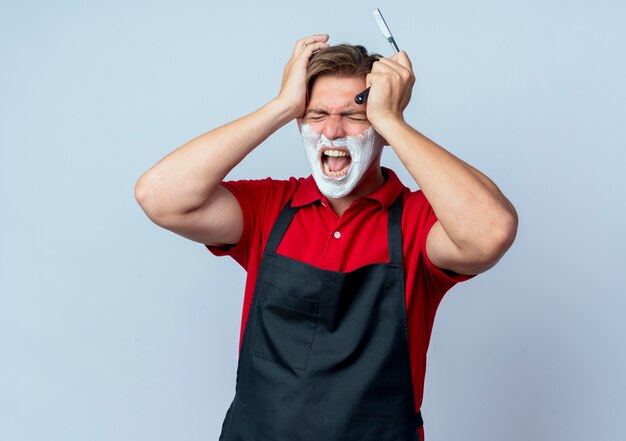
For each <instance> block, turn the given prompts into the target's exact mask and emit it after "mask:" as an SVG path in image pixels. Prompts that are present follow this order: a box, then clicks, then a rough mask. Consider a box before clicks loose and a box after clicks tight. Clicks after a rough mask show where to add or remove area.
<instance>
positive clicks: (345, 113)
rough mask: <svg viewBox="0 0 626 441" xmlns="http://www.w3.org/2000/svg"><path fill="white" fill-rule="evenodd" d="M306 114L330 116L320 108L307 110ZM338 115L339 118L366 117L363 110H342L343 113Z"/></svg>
mask: <svg viewBox="0 0 626 441" xmlns="http://www.w3.org/2000/svg"><path fill="white" fill-rule="evenodd" d="M306 113H315V114H318V115H330V113H328V111H326V110H324V109H320V108H314V109H309V110H307V112H306ZM338 115H340V116H350V115H367V112H366V111H364V110H357V109H349V110H344V111H343V112H339V113H338Z"/></svg>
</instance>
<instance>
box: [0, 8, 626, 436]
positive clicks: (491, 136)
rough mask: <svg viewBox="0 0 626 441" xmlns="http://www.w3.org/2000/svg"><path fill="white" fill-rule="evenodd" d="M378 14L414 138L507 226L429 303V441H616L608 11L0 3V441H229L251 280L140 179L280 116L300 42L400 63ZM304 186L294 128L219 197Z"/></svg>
mask: <svg viewBox="0 0 626 441" xmlns="http://www.w3.org/2000/svg"><path fill="white" fill-rule="evenodd" d="M376 7H380V8H381V10H382V12H383V14H384V15H385V18H386V19H387V23H388V24H389V26H390V27H391V30H392V32H393V33H394V35H395V37H396V40H397V42H398V44H399V46H400V48H401V49H404V50H406V51H407V53H408V54H409V56H410V58H411V60H412V61H413V66H414V70H415V73H416V77H417V82H416V85H415V88H414V90H413V99H412V102H411V104H410V106H409V108H408V109H407V111H406V119H407V120H408V121H409V122H410V123H411V124H412V125H413V126H414V127H415V128H416V129H418V130H419V131H421V132H422V133H423V134H424V135H426V136H428V137H429V138H431V139H432V140H434V141H435V142H437V143H439V144H440V145H442V146H443V147H445V148H447V149H448V150H449V151H450V152H452V153H453V154H455V155H456V156H458V157H459V158H461V159H463V160H464V161H466V162H468V163H470V164H472V165H473V166H475V167H476V168H478V169H479V170H481V171H482V172H484V173H485V174H486V175H488V176H489V177H490V178H491V179H492V180H493V181H494V182H496V184H497V185H498V186H499V187H500V189H501V190H502V191H503V193H504V194H505V195H506V196H507V197H508V198H509V199H510V200H511V201H512V202H513V204H514V205H515V207H516V208H517V211H518V213H519V219H520V225H519V231H518V235H517V239H516V242H515V243H514V245H513V247H512V248H511V249H510V250H509V252H508V253H507V254H506V255H505V257H504V258H503V259H502V260H501V261H500V263H499V264H498V265H497V266H496V267H494V268H493V269H491V270H490V271H488V272H487V273H484V274H481V275H480V276H478V277H476V278H475V279H474V280H471V281H469V282H465V283H463V284H459V285H457V286H456V287H454V288H453V289H452V290H451V291H450V292H449V293H448V294H447V295H446V297H445V298H444V301H443V302H442V304H441V307H440V309H439V313H438V316H437V320H436V322H435V328H434V332H433V337H432V341H431V348H430V352H429V365H428V372H427V377H426V391H425V397H424V407H423V409H422V410H423V414H424V419H425V428H426V436H427V439H428V441H444V440H445V441H448V440H461V439H463V440H476V441H478V440H481V441H502V440H509V441H522V440H524V441H527V440H542V441H543V440H545V441H554V440H568V441H576V440H589V439H594V440H602V441H622V440H624V439H626V429H625V428H624V425H623V424H622V423H620V422H619V421H618V420H619V419H620V418H621V417H623V414H624V410H625V408H626V398H625V396H626V394H625V392H626V390H625V389H626V388H625V387H624V386H625V383H626V381H625V380H624V378H625V377H624V372H626V355H625V353H624V341H625V336H626V321H625V320H624V319H623V317H624V313H625V311H626V308H625V306H626V296H625V295H624V294H625V291H626V290H625V289H624V287H623V277H624V269H625V268H626V253H625V249H626V235H625V233H624V230H623V229H624V226H625V225H626V206H625V203H624V200H625V199H626V198H625V193H626V192H625V191H624V190H625V188H624V184H623V179H622V174H620V173H619V171H621V169H622V168H623V166H624V163H625V159H626V154H625V144H626V143H625V142H624V133H623V130H624V120H625V115H626V112H625V110H626V104H625V103H626V87H625V86H624V79H626V62H625V61H624V41H626V31H625V29H626V28H625V27H624V23H625V22H626V7H625V6H624V4H623V2H620V1H617V0H616V1H609V0H604V1H595V2H591V1H575V0H574V1H565V0H563V1H551V2H545V1H538V0H529V1H525V2H518V1H509V0H505V1H496V0H492V1H486V0H475V1H471V2H467V1H461V0H457V1H450V0H447V1H437V2H434V1H433V2H424V1H421V2H398V1H396V2H385V3H382V4H381V3H374V2H371V1H345V2H338V1H316V2H293V1H289V2H287V1H283V2H281V1H266V2H250V3H243V2H235V1H230V2H219V3H218V2H211V1H208V0H205V1H176V2H174V1H169V2H163V1H145V0H144V1H119V0H118V1H110V0H109V1H106V2H105V1H100V2H96V1H88V0H85V1H40V2H36V1H30V2H28V1H8V0H1V1H0V93H1V95H0V147H1V150H0V153H1V156H0V203H1V205H0V439H3V440H11V441H13V440H19V441H22V440H24V441H31V440H42V441H43V440H45V441H57V440H58V441H85V440H90V441H100V440H115V441H126V440H129V441H130V440H133V441H135V440H154V441H157V440H158V441H160V440H181V439H184V440H187V441H193V440H198V441H199V440H203V441H204V440H216V439H217V438H218V435H219V432H220V429H221V423H222V420H223V418H224V414H225V412H226V409H227V407H228V405H229V403H230V401H231V400H232V397H233V394H234V384H235V371H236V362H237V345H238V340H239V324H240V317H241V306H242V297H243V285H244V277H245V273H244V271H243V270H242V269H241V268H240V267H239V266H238V265H237V264H236V263H235V262H234V261H232V260H231V259H228V258H222V259H218V258H215V257H213V256H212V255H210V253H208V251H206V249H205V248H204V246H203V245H201V244H197V243H194V242H191V241H188V240H185V239H183V238H182V237H180V236H177V235H175V234H173V233H170V232H168V231H166V230H163V229H161V228H159V227H157V226H156V225H154V224H152V223H151V222H150V221H149V219H148V218H147V217H146V216H145V215H144V213H143V212H142V210H141V208H140V207H139V205H138V204H137V203H136V201H135V199H134V195H133V188H134V185H135V182H136V180H137V179H138V178H139V176H140V175H141V174H143V173H144V172H145V171H146V170H147V169H148V168H150V167H151V166H152V165H154V164H155V163H156V162H157V161H158V160H159V159H161V158H162V157H163V156H165V155H166V154H167V153H168V152H170V151H172V150H173V149H175V148H176V147H178V146H180V145H182V144H184V143H185V142H187V141H189V140H190V139H192V138H194V137H196V136H198V135H200V134H202V133H204V132H206V131H208V130H210V129H212V128H214V127H217V126H218V125H221V124H223V123H226V122H228V121H231V120H233V119H235V118H238V117H240V116H243V115H245V114H247V113H249V112H251V111H253V110H255V109H256V108H258V107H260V106H261V105H263V104H264V103H265V102H267V101H268V100H270V99H271V98H273V97H274V96H275V95H276V93H277V91H278V86H279V84H280V79H281V75H282V70H283V67H284V64H285V62H286V61H287V59H288V57H289V55H290V53H291V50H292V48H293V45H294V43H295V40H296V39H298V38H300V37H304V36H306V35H309V34H312V33H319V32H327V33H329V34H330V36H331V43H333V44H337V43H341V42H350V43H360V44H363V45H365V46H367V47H368V48H369V49H370V50H372V51H376V52H380V53H382V54H385V55H388V56H389V55H391V54H392V50H391V47H390V46H389V45H388V43H387V42H386V41H385V39H384V38H383V37H382V36H381V35H380V33H379V31H378V28H377V26H376V24H375V22H374V20H373V18H372V15H371V10H372V9H374V8H376ZM383 164H384V165H386V166H389V167H391V168H393V169H395V170H396V171H397V173H398V175H399V176H400V178H401V179H402V181H403V182H404V183H405V184H406V185H408V186H409V187H411V188H413V189H416V188H418V186H417V184H416V183H415V182H413V181H412V180H411V177H410V176H409V175H408V173H407V172H406V171H405V170H404V169H403V168H402V166H401V164H400V163H399V161H398V160H397V158H396V157H395V156H394V154H393V151H391V149H388V150H387V151H386V153H385V156H384V158H383ZM307 174H308V169H307V163H306V160H305V156H304V152H303V150H302V146H301V143H300V138H299V136H298V132H297V129H296V125H295V123H290V124H288V125H287V126H285V127H284V128H283V129H281V130H280V131H278V132H277V133H276V134H275V135H274V136H272V137H271V138H270V139H269V140H268V141H267V142H266V143H264V144H263V145H262V146H261V147H259V148H258V149H257V150H256V151H254V152H253V153H252V154H251V155H250V156H249V157H248V158H246V160H245V161H244V162H243V163H242V164H241V165H240V166H239V167H238V168H236V169H235V170H234V171H233V172H232V173H231V175H230V176H229V178H232V179H238V178H262V177H266V176H272V177H275V178H287V177H289V176H301V175H307Z"/></svg>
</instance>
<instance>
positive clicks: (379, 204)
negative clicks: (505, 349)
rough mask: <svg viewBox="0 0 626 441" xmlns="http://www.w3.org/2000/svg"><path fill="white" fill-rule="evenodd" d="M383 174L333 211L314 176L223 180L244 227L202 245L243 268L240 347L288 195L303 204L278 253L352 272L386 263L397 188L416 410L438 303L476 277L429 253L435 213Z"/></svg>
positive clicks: (420, 195) (390, 174) (416, 194)
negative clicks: (226, 243) (225, 241)
mask: <svg viewBox="0 0 626 441" xmlns="http://www.w3.org/2000/svg"><path fill="white" fill-rule="evenodd" d="M383 174H384V175H385V177H386V182H385V184H384V185H383V186H382V187H381V188H379V189H378V190H376V191H375V192H374V193H372V194H370V195H368V196H366V197H363V198H361V199H359V200H357V201H355V202H354V203H353V204H352V205H351V206H350V207H348V209H347V210H346V211H345V212H344V213H343V215H342V216H341V217H339V216H337V214H336V213H335V212H334V211H333V210H332V208H331V207H330V205H329V204H328V200H327V199H326V197H325V196H324V195H322V194H321V193H320V192H319V190H318V188H317V185H316V184H315V181H314V180H313V178H312V177H311V176H309V177H308V178H298V179H296V178H290V179H289V180H272V179H270V178H267V179H262V180H243V181H227V182H223V183H222V185H223V186H224V187H225V188H227V189H228V190H229V191H230V192H231V193H232V194H233V195H234V196H235V198H237V201H239V205H240V206H241V210H242V212H243V219H244V227H243V234H242V236H241V240H240V241H239V243H238V244H236V245H235V246H233V247H212V246H209V245H205V246H206V247H207V248H208V249H209V251H211V252H212V253H213V254H215V255H217V256H223V255H229V256H231V257H233V258H234V259H235V260H236V261H237V262H238V263H239V264H240V265H241V266H243V268H244V269H246V271H247V272H248V276H247V279H246V288H245V294H244V302H243V313H242V321H241V329H240V339H239V349H240V350H241V341H242V338H243V331H244V329H245V324H246V321H247V319H248V312H249V310H250V304H251V303H252V295H253V293H254V287H255V284H256V279H257V274H258V270H259V265H260V263H261V257H262V255H263V250H264V249H265V244H266V242H267V239H268V237H269V234H270V231H271V230H272V227H273V226H274V222H275V220H276V219H277V217H278V214H279V213H280V211H281V210H282V208H283V207H284V205H285V204H286V203H287V201H289V200H291V206H293V207H300V209H299V210H298V212H297V213H296V215H295V217H294V219H293V221H292V223H291V225H290V226H289V228H288V229H287V232H286V233H285V235H284V237H283V239H282V241H281V242H280V245H279V246H278V249H277V250H276V252H277V253H278V254H281V255H284V256H288V257H290V258H293V259H296V260H299V261H302V262H305V263H308V264H310V265H314V266H316V267H319V268H322V269H325V270H331V271H342V272H350V271H353V270H355V269H357V268H359V267H361V266H364V265H368V264H372V263H384V262H389V253H388V249H387V230H388V228H387V210H388V208H389V206H390V205H391V204H392V203H393V201H394V200H395V199H396V197H397V196H398V195H399V194H402V200H403V213H402V240H403V256H404V275H405V284H406V286H405V288H406V291H405V293H406V309H407V319H408V327H409V351H410V357H411V371H412V374H413V389H414V396H415V410H416V412H417V411H419V410H420V407H421V405H422V396H423V391H424V376H425V374H426V351H427V349H428V343H429V341H430V335H431V330H432V326H433V321H434V318H435V312H436V310H437V307H438V306H439V302H440V301H441V299H442V298H443V295H444V294H445V293H446V291H448V290H449V289H450V288H451V287H452V286H454V285H455V284H456V283H457V282H461V281H465V280H468V279H471V278H473V277H474V276H467V275H461V274H456V273H453V272H451V271H448V270H443V269H440V268H438V267H436V266H435V265H434V264H433V263H432V262H431V261H430V260H429V259H428V256H427V255H426V237H427V236H428V232H429V230H430V227H431V226H432V225H433V224H434V223H435V222H436V221H437V217H436V216H435V212H434V211H433V209H432V208H431V206H430V204H429V202H428V200H427V199H426V197H425V196H424V193H423V192H422V191H421V190H418V191H416V192H411V190H410V189H409V188H408V187H405V186H404V185H403V184H402V183H401V182H400V180H399V179H398V177H397V176H396V174H395V173H394V172H393V171H391V170H389V169H387V168H383Z"/></svg>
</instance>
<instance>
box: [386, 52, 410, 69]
mask: <svg viewBox="0 0 626 441" xmlns="http://www.w3.org/2000/svg"><path fill="white" fill-rule="evenodd" d="M391 59H392V60H394V61H396V62H397V63H398V64H400V65H402V66H403V67H404V68H405V69H407V70H409V71H411V72H413V64H412V63H411V60H409V56H408V55H407V53H406V52H405V51H400V52H398V53H397V54H395V55H394V56H393V57H391Z"/></svg>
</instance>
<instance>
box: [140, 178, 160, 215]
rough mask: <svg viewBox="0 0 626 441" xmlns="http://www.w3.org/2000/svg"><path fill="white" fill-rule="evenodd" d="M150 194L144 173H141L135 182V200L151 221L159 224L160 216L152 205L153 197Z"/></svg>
mask: <svg viewBox="0 0 626 441" xmlns="http://www.w3.org/2000/svg"><path fill="white" fill-rule="evenodd" d="M152 194H153V192H152V191H151V190H150V186H149V184H148V183H147V182H146V178H145V175H143V176H142V177H140V178H139V179H138V180H137V182H136V183H135V189H134V195H135V200H136V201H137V203H138V204H139V206H140V207H141V209H142V210H143V212H144V213H145V214H146V216H148V218H149V219H150V220H151V221H152V222H154V223H155V224H157V225H161V223H162V222H161V221H160V216H159V215H158V212H157V210H156V209H155V207H154V197H152V196H151V195H152Z"/></svg>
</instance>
